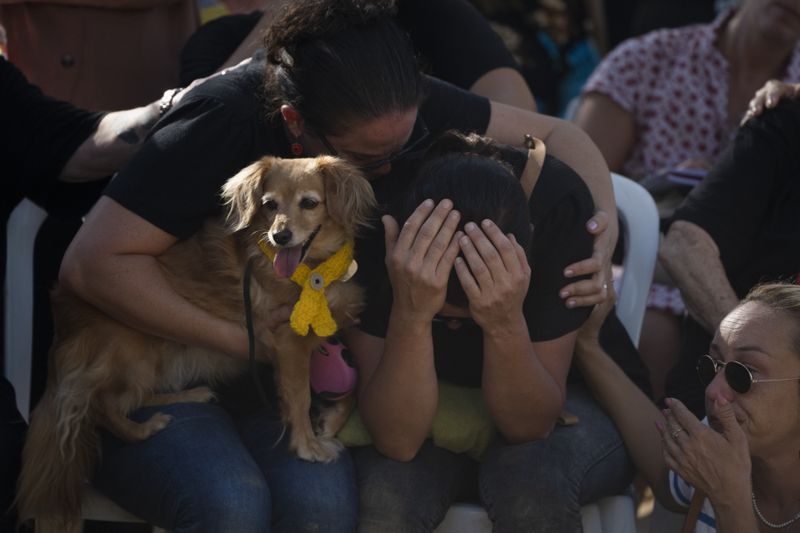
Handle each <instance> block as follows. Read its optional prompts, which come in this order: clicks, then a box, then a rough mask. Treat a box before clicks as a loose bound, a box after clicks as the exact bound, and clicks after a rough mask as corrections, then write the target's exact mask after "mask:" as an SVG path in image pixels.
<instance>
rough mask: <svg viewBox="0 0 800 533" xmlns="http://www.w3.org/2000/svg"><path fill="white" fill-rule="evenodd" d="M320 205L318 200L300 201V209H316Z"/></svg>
mask: <svg viewBox="0 0 800 533" xmlns="http://www.w3.org/2000/svg"><path fill="white" fill-rule="evenodd" d="M318 205H319V200H317V199H316V198H303V199H302V200H300V209H314V208H315V207H317V206H318Z"/></svg>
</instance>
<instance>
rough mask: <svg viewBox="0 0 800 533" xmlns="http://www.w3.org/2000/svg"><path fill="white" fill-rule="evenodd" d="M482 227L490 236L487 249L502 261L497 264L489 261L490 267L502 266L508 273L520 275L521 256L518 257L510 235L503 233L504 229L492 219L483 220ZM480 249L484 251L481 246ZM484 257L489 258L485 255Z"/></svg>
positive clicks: (487, 235)
mask: <svg viewBox="0 0 800 533" xmlns="http://www.w3.org/2000/svg"><path fill="white" fill-rule="evenodd" d="M481 229H482V230H483V233H484V234H485V235H486V237H488V238H489V245H488V246H487V251H488V252H490V253H492V254H493V255H494V256H497V257H498V258H499V260H500V263H499V264H497V265H493V264H491V263H489V267H490V268H491V267H492V266H502V267H503V270H505V271H506V272H507V273H509V274H512V275H519V273H520V272H521V270H520V263H519V258H518V257H517V252H516V250H515V248H514V242H513V241H511V239H509V237H508V235H506V234H505V233H503V232H502V230H500V228H499V227H497V224H495V223H494V222H492V221H491V220H484V221H482V222H481ZM479 251H481V253H483V252H482V250H481V248H479ZM484 259H487V258H486V257H484Z"/></svg>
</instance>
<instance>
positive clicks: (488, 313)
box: [455, 220, 531, 332]
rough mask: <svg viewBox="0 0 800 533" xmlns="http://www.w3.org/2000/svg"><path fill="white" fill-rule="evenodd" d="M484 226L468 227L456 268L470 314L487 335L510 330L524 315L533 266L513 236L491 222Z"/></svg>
mask: <svg viewBox="0 0 800 533" xmlns="http://www.w3.org/2000/svg"><path fill="white" fill-rule="evenodd" d="M481 226H482V229H481V228H480V227H478V225H477V224H475V223H473V222H470V223H468V224H467V225H466V226H465V227H464V229H465V231H466V235H463V236H462V237H461V238H460V239H459V245H460V247H461V252H462V253H463V254H464V259H461V258H458V259H456V264H455V268H456V274H457V275H458V280H459V281H460V282H461V286H462V287H463V288H464V292H465V293H466V295H467V298H468V299H469V311H470V315H471V316H472V318H473V319H474V320H475V322H476V323H477V324H478V325H479V326H481V328H482V329H483V330H484V331H485V332H486V331H492V330H493V329H497V328H504V327H508V325H509V324H511V323H513V319H514V318H516V317H519V316H521V315H522V303H523V302H524V301H525V296H526V295H527V294H528V286H529V285H530V282H531V267H530V265H529V264H528V259H527V257H525V250H523V249H522V246H520V245H519V243H517V241H516V239H514V236H513V235H504V234H503V232H502V231H501V230H500V228H498V227H497V225H496V224H495V223H493V222H491V221H490V220H484V221H483V222H481Z"/></svg>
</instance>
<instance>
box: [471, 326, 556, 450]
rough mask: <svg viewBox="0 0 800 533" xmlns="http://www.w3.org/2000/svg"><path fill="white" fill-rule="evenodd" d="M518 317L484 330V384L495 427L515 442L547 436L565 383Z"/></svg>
mask: <svg viewBox="0 0 800 533" xmlns="http://www.w3.org/2000/svg"><path fill="white" fill-rule="evenodd" d="M520 319H521V320H520V321H519V322H518V323H517V324H509V327H508V330H506V331H503V332H497V334H492V333H490V332H486V331H484V337H483V338H484V341H483V379H482V384H481V388H482V390H483V397H484V400H485V402H486V406H487V408H488V410H489V413H490V414H491V416H492V420H494V423H495V425H496V426H497V429H498V430H499V431H500V432H501V433H502V434H503V436H504V437H505V438H506V439H507V440H508V441H509V442H516V443H519V442H529V441H532V440H537V439H542V438H545V437H547V435H549V434H550V432H551V431H552V429H553V426H554V425H555V423H556V420H557V419H558V415H559V413H560V412H561V408H562V406H563V404H564V391H563V389H562V387H561V386H560V385H559V384H558V382H557V381H556V380H555V379H554V378H553V376H552V375H551V374H550V372H549V371H548V369H547V368H545V366H544V365H543V364H542V363H541V361H540V360H539V358H538V357H537V354H536V353H535V351H534V348H533V345H532V344H531V341H530V335H529V332H528V327H527V324H526V323H525V320H524V318H523V317H520Z"/></svg>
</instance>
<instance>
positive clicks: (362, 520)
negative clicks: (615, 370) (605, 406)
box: [353, 385, 633, 533]
mask: <svg viewBox="0 0 800 533" xmlns="http://www.w3.org/2000/svg"><path fill="white" fill-rule="evenodd" d="M566 409H567V410H568V411H570V412H571V413H574V414H576V415H578V417H579V418H580V422H579V423H578V424H577V425H575V426H569V427H562V426H557V427H556V428H555V429H554V430H553V432H552V434H551V435H550V436H549V437H548V438H547V439H544V440H540V441H535V442H528V443H524V444H517V445H510V444H507V443H506V442H504V441H503V440H502V439H500V438H498V439H496V441H495V442H494V443H493V444H492V445H491V446H490V447H489V448H488V449H487V451H486V453H485V454H484V456H483V458H482V460H481V462H480V464H477V463H476V462H475V461H474V460H472V459H470V458H469V457H467V456H466V455H459V454H455V453H452V452H449V451H447V450H444V449H441V448H437V447H435V446H433V445H432V444H431V442H430V441H428V442H426V443H425V444H424V445H423V447H422V449H421V450H420V452H419V453H418V454H417V456H416V457H415V458H414V459H413V460H412V461H410V462H406V463H403V462H398V461H393V460H391V459H388V458H386V457H384V456H382V455H380V454H379V453H378V452H377V451H376V450H375V449H374V448H373V447H371V446H368V447H364V448H359V449H356V450H353V458H354V460H355V463H356V470H357V472H358V482H359V491H360V501H361V514H360V517H359V531H360V532H362V533H372V532H380V533H394V532H397V533H400V532H402V533H412V532H427V531H432V530H433V529H434V528H435V527H436V526H437V525H438V524H439V523H440V522H441V521H442V519H443V518H444V515H445V513H446V512H447V509H448V507H449V506H450V504H452V503H453V502H454V501H457V500H458V499H462V498H463V496H464V494H465V485H469V484H471V485H472V487H473V488H475V486H476V485H477V487H476V489H475V490H476V491H477V495H478V499H479V501H480V502H481V503H482V504H483V506H484V507H485V508H486V510H487V512H488V514H489V518H490V519H491V520H492V522H493V524H494V531H495V532H496V533H499V532H531V531H535V532H537V533H549V532H553V533H572V532H580V531H581V530H582V527H581V513H580V508H581V505H583V504H586V503H589V502H593V501H596V500H598V499H599V498H602V497H604V496H610V495H613V494H620V493H623V492H625V491H626V490H627V488H628V486H629V485H630V482H631V479H632V478H633V465H632V463H631V461H630V459H629V457H628V454H627V452H626V450H625V447H624V444H623V442H622V438H621V437H620V435H619V433H618V432H617V429H616V427H615V426H614V424H613V423H612V422H611V420H610V419H609V418H608V417H607V416H606V415H605V413H604V412H603V411H602V409H600V406H599V405H597V403H596V402H595V401H594V399H593V398H592V397H591V395H590V394H589V393H588V392H587V391H586V390H585V389H584V388H583V387H581V386H578V385H569V386H568V387H567V401H566ZM466 488H467V489H469V487H466Z"/></svg>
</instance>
